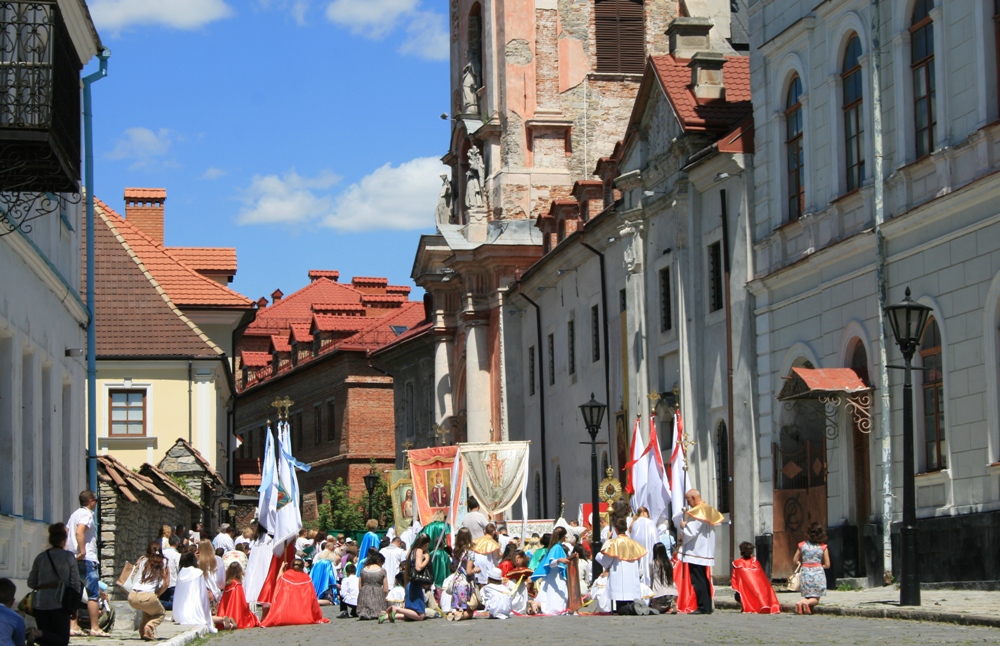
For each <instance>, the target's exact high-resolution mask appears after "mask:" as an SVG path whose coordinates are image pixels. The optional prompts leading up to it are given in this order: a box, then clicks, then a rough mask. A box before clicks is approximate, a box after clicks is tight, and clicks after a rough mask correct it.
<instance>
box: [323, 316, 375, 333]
mask: <svg viewBox="0 0 1000 646" xmlns="http://www.w3.org/2000/svg"><path fill="white" fill-rule="evenodd" d="M369 322H370V319H368V318H367V317H364V316H336V315H333V314H314V315H313V319H312V327H313V329H315V330H316V331H318V332H358V331H360V330H361V329H362V328H364V327H365V326H366V325H367V324H368V323H369Z"/></svg>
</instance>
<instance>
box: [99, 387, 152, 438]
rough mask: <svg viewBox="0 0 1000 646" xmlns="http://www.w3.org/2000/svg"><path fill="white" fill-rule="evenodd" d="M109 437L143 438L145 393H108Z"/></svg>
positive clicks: (144, 429)
mask: <svg viewBox="0 0 1000 646" xmlns="http://www.w3.org/2000/svg"><path fill="white" fill-rule="evenodd" d="M108 410H109V411H110V413H111V414H110V415H109V424H108V436H109V437H145V435H146V391H145V390H110V391H108Z"/></svg>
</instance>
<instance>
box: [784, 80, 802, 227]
mask: <svg viewBox="0 0 1000 646" xmlns="http://www.w3.org/2000/svg"><path fill="white" fill-rule="evenodd" d="M801 97H802V79H800V78H799V76H798V74H796V75H795V77H794V78H792V82H791V84H789V86H788V95H787V96H786V97H785V154H786V156H787V169H788V219H789V220H797V219H799V217H800V216H801V215H802V213H803V211H805V208H806V188H805V168H804V165H805V156H804V155H803V152H802V103H801V102H800V99H801Z"/></svg>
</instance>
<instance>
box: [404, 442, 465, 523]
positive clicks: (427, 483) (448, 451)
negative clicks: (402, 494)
mask: <svg viewBox="0 0 1000 646" xmlns="http://www.w3.org/2000/svg"><path fill="white" fill-rule="evenodd" d="M407 455H408V456H409V459H410V479H411V480H412V486H413V501H414V507H415V508H416V510H417V513H418V514H419V516H420V522H421V524H423V525H427V524H429V523H431V522H432V520H433V518H434V514H436V513H437V512H439V511H440V512H444V514H445V517H446V518H447V520H448V523H449V524H454V520H455V512H457V510H458V508H459V505H458V504H454V505H453V504H452V503H453V502H455V503H457V502H458V501H453V500H452V497H453V495H455V494H459V497H462V496H461V495H460V494H461V493H462V492H461V491H455V486H454V484H455V483H453V481H452V480H453V476H454V475H455V473H454V472H453V469H452V467H454V466H455V462H456V461H458V462H460V461H459V460H458V447H457V446H434V447H431V448H427V449H410V450H409V452H408V454H407ZM458 475H459V476H460V475H461V471H459V474H458ZM453 510H454V511H453Z"/></svg>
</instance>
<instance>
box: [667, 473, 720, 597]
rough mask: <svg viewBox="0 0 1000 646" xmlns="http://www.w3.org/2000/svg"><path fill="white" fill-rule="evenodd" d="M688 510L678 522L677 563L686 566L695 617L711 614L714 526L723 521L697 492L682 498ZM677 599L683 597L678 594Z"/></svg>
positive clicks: (691, 491)
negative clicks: (694, 603) (678, 556)
mask: <svg viewBox="0 0 1000 646" xmlns="http://www.w3.org/2000/svg"><path fill="white" fill-rule="evenodd" d="M684 498H685V501H686V502H687V504H688V509H687V510H686V511H685V512H684V517H683V520H682V521H681V544H682V548H681V551H680V560H681V562H682V563H685V564H686V565H687V569H688V577H687V579H686V580H687V583H688V585H690V586H691V587H692V588H693V593H694V597H695V599H696V600H697V606H698V609H697V610H696V611H695V612H696V613H698V614H706V615H707V614H711V613H712V610H713V608H712V586H711V576H712V572H711V568H712V566H713V565H715V526H716V525H718V524H720V523H722V522H723V521H724V520H725V518H724V517H723V515H722V514H721V513H719V512H718V510H716V509H715V508H713V507H711V506H710V505H709V504H708V503H706V502H705V501H704V500H702V499H701V493H700V492H699V491H698V490H697V489H690V490H689V491H688V492H687V493H686V494H685V495H684ZM677 592H678V597H680V596H681V595H682V592H681V590H678V591H677Z"/></svg>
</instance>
